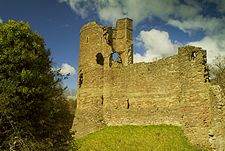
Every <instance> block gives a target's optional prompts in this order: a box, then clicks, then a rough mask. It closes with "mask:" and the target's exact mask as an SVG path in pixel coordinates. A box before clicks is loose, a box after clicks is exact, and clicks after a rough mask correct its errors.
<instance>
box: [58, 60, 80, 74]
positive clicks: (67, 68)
mask: <svg viewBox="0 0 225 151" xmlns="http://www.w3.org/2000/svg"><path fill="white" fill-rule="evenodd" d="M60 69H61V70H60V73H61V74H63V75H66V74H70V75H75V73H76V70H75V68H74V67H72V66H71V65H69V64H67V63H64V64H62V66H61V68H60Z"/></svg>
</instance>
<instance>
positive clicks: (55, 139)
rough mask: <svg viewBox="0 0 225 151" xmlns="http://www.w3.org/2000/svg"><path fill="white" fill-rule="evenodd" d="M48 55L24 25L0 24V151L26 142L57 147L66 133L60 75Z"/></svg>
mask: <svg viewBox="0 0 225 151" xmlns="http://www.w3.org/2000/svg"><path fill="white" fill-rule="evenodd" d="M49 56H50V50H49V49H45V44H44V39H43V38H42V37H41V36H39V35H38V34H37V33H34V32H32V31H31V29H30V26H29V24H26V23H24V22H16V21H12V20H10V21H8V23H6V24H0V149H9V148H10V147H14V148H16V150H24V149H22V147H24V146H26V143H24V142H26V141H27V142H28V141H29V140H34V141H37V142H48V145H49V146H50V147H56V146H57V145H58V146H57V147H58V149H59V146H63V145H62V144H60V145H59V142H61V143H62V142H63V141H64V142H65V141H66V140H67V139H68V138H69V137H70V135H69V129H70V127H69V125H68V124H64V123H65V122H68V121H66V120H67V119H70V120H71V119H72V115H71V114H69V111H67V106H66V103H65V99H64V98H63V88H62V86H61V85H60V82H61V80H62V76H61V75H60V74H59V72H56V71H52V61H51V60H50V59H49ZM1 144H2V145H1ZM28 146H30V145H27V147H28ZM40 146H41V145H39V147H40ZM28 148H29V147H28ZM51 149H52V148H51ZM28 150H30V149H28ZM49 150H50V149H49Z"/></svg>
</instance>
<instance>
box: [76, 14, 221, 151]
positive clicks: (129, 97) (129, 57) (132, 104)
mask: <svg viewBox="0 0 225 151" xmlns="http://www.w3.org/2000/svg"><path fill="white" fill-rule="evenodd" d="M115 53H117V55H118V57H117V59H113V54H115ZM78 74H79V75H78V76H79V77H78V98H77V110H76V113H75V119H74V124H73V128H72V129H73V130H75V131H76V138H79V137H83V136H85V135H87V134H88V133H91V132H94V131H96V130H99V129H101V128H102V127H105V126H107V125H124V124H133V125H152V124H154V125H155V124H171V125H177V126H181V127H182V128H183V130H184V132H185V135H186V136H187V138H188V139H189V140H190V142H191V143H193V144H195V145H200V146H203V147H206V148H215V149H217V150H219V149H220V150H221V149H222V150H223V149H224V146H225V145H224V144H223V143H221V142H225V138H224V137H225V132H224V125H225V121H224V117H225V116H224V114H225V109H224V108H225V107H224V104H225V102H224V97H223V96H221V92H220V91H216V89H212V88H211V86H210V82H209V75H208V67H207V65H206V51H205V50H202V49H201V48H198V47H193V46H185V47H181V48H179V50H178V54H177V55H174V56H171V57H167V58H163V59H160V60H158V61H155V62H151V63H136V64H133V48H132V20H130V19H128V18H125V19H120V20H118V21H117V25H116V28H114V27H105V26H101V25H97V24H96V23H95V22H91V23H88V24H86V25H84V26H83V28H82V29H81V32H80V58H79V71H78ZM219 98H220V99H219ZM219 100H220V101H219ZM221 102H222V103H221ZM218 107H219V108H218Z"/></svg>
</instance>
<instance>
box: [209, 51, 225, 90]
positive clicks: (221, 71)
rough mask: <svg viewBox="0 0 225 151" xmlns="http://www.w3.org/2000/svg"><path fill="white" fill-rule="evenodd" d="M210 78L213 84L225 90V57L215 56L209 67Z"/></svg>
mask: <svg viewBox="0 0 225 151" xmlns="http://www.w3.org/2000/svg"><path fill="white" fill-rule="evenodd" d="M210 77H211V78H212V79H211V81H212V83H213V84H217V85H219V86H220V87H221V88H222V89H223V90H225V56H221V55H219V56H217V57H215V59H214V60H213V61H212V64H211V65H210Z"/></svg>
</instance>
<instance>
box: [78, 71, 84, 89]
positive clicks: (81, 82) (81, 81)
mask: <svg viewBox="0 0 225 151" xmlns="http://www.w3.org/2000/svg"><path fill="white" fill-rule="evenodd" d="M78 84H79V88H80V87H81V86H82V84H83V73H81V74H80V75H79V83H78Z"/></svg>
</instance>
